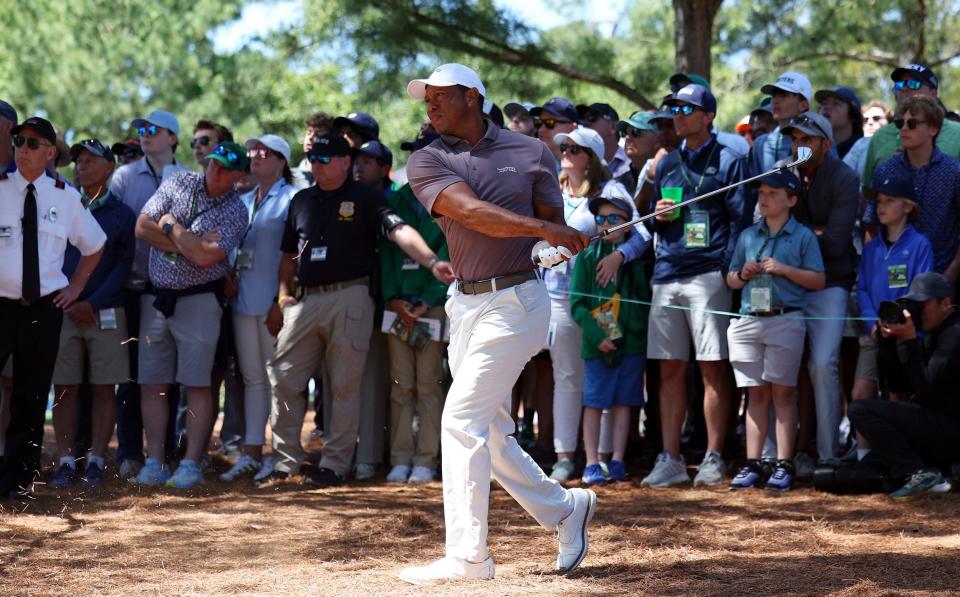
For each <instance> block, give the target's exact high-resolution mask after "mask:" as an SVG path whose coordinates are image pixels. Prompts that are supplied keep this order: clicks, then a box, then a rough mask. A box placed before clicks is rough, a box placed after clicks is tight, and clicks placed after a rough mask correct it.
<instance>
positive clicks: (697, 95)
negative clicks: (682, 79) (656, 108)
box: [666, 83, 717, 113]
mask: <svg viewBox="0 0 960 597" xmlns="http://www.w3.org/2000/svg"><path fill="white" fill-rule="evenodd" d="M679 102H683V103H685V104H690V105H692V106H696V107H698V108H701V109H703V111H704V112H713V113H716V111H717V98H715V97H713V94H712V93H710V90H709V89H707V88H706V87H704V86H703V85H697V84H696V83H690V84H689V85H685V86H683V87H681V88H680V89H678V90H677V92H676V93H674V94H673V95H672V96H671V97H670V99H668V100H667V101H666V103H667V104H668V105H670V106H673V105H676V104H678V103H679Z"/></svg>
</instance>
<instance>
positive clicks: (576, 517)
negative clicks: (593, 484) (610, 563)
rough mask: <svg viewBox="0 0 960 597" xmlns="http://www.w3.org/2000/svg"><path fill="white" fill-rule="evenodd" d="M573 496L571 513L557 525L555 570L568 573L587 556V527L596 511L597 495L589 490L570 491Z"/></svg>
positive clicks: (577, 489)
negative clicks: (557, 542)
mask: <svg viewBox="0 0 960 597" xmlns="http://www.w3.org/2000/svg"><path fill="white" fill-rule="evenodd" d="M570 494H571V495H572V496H573V512H571V513H570V516H567V517H566V518H564V519H563V520H561V521H560V524H559V525H557V541H559V543H560V553H559V555H557V570H559V571H561V572H570V571H571V570H573V569H575V568H576V567H577V566H579V565H580V562H582V561H583V558H585V557H586V556H587V548H588V547H589V542H588V541H587V525H589V524H590V519H592V518H593V513H594V512H596V510H597V494H596V493H594V492H593V490H591V489H580V488H579V487H577V488H575V489H571V490H570Z"/></svg>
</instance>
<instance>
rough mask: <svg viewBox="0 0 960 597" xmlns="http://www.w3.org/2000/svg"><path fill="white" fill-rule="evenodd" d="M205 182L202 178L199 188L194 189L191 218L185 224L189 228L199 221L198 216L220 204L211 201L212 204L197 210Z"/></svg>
mask: <svg viewBox="0 0 960 597" xmlns="http://www.w3.org/2000/svg"><path fill="white" fill-rule="evenodd" d="M203 184H204V182H203V179H200V185H199V186H197V188H196V189H194V191H193V199H192V200H191V201H190V219H189V220H187V224H186V226H184V228H187V229H189V228H190V227H191V226H193V223H194V222H196V221H197V218H199V217H200V216H202V215H203V214H205V213H207V212H208V211H210V210H211V209H215V208H216V207H217V206H218V204H216V203H213V202H211V204H210V205H208V206H207V207H205V208H203V209H201V210H200V211H196V208H197V200H198V199H199V198H200V190H201V189H203Z"/></svg>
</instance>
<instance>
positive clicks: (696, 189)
mask: <svg viewBox="0 0 960 597" xmlns="http://www.w3.org/2000/svg"><path fill="white" fill-rule="evenodd" d="M719 145H720V142H719V141H716V140H714V142H713V147H711V148H710V153H709V154H708V155H707V163H706V165H705V166H704V168H703V172H701V173H700V180H698V181H697V184H696V185H694V184H693V181H692V180H690V176H689V174H688V169H687V165H686V164H685V163H684V161H685V160H682V159H681V160H680V173H681V174H683V179H684V180H685V181H687V184H688V185H690V186H691V187H693V194H694V195H695V196H696V195H699V194H700V187H702V186H703V179H704V178H705V177H706V176H707V170H708V169H709V168H710V160H711V159H712V158H713V154H714V153H715V152H716V151H717V146H719ZM695 157H696V156H694V158H695Z"/></svg>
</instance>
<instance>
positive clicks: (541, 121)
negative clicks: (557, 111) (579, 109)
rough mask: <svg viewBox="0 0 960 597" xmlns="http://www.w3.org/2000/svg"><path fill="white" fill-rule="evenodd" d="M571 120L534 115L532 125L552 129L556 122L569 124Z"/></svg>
mask: <svg viewBox="0 0 960 597" xmlns="http://www.w3.org/2000/svg"><path fill="white" fill-rule="evenodd" d="M572 122H573V121H572V120H557V119H556V118H540V117H534V119H533V126H535V127H537V128H540V127H542V126H545V127H547V129H548V130H551V131H552V130H553V127H555V126H557V125H558V124H571V123H572Z"/></svg>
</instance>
